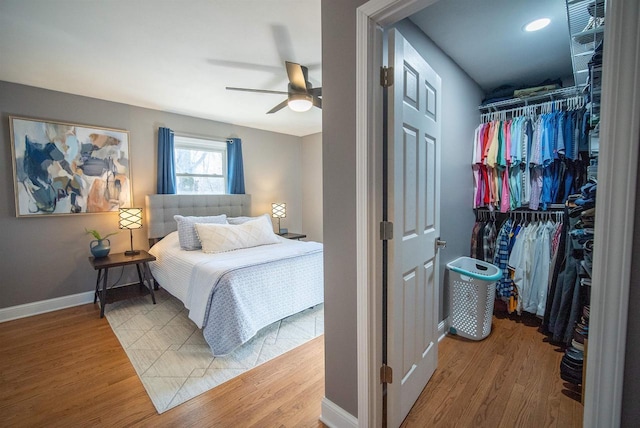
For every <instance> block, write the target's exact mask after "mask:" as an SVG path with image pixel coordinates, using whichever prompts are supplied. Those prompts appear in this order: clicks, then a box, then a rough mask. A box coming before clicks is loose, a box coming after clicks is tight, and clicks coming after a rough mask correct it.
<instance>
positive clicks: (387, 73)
mask: <svg viewBox="0 0 640 428" xmlns="http://www.w3.org/2000/svg"><path fill="white" fill-rule="evenodd" d="M391 85H393V67H380V86H382V87H383V88H388V87H390V86H391Z"/></svg>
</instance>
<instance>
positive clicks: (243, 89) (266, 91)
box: [226, 86, 288, 95]
mask: <svg viewBox="0 0 640 428" xmlns="http://www.w3.org/2000/svg"><path fill="white" fill-rule="evenodd" d="M226 89H227V90H229V91H242V92H259V93H261V94H276V95H287V94H288V92H282V91H269V90H267V89H248V88H233V87H231V86H227V87H226Z"/></svg>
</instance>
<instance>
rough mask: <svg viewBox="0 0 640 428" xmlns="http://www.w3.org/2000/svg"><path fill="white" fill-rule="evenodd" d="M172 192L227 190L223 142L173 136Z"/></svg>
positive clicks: (198, 192)
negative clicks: (174, 163) (174, 182)
mask: <svg viewBox="0 0 640 428" xmlns="http://www.w3.org/2000/svg"><path fill="white" fill-rule="evenodd" d="M174 150H175V162H176V193H178V194H181V195H203V194H215V195H220V194H225V193H226V192H227V143H226V142H225V141H216V140H206V139H202V138H192V137H184V136H180V135H176V136H175V137H174Z"/></svg>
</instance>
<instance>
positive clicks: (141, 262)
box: [89, 250, 156, 318]
mask: <svg viewBox="0 0 640 428" xmlns="http://www.w3.org/2000/svg"><path fill="white" fill-rule="evenodd" d="M155 259H156V258H155V256H152V255H151V254H149V253H147V252H146V251H144V250H140V254H136V255H133V256H127V255H125V254H124V253H116V254H109V255H108V256H106V257H100V258H95V257H89V263H91V266H93V268H94V269H95V270H97V271H98V278H97V280H96V292H95V295H94V297H93V303H96V302H97V301H98V299H100V318H102V317H104V307H105V306H106V305H107V280H108V276H109V269H111V268H114V267H120V266H127V265H136V270H137V271H138V279H139V280H140V288H142V287H145V288H147V289H148V290H149V292H150V293H151V300H152V301H153V304H154V305H155V304H156V296H155V294H154V293H153V285H152V279H153V276H152V275H151V271H150V270H149V265H148V263H149V262H152V261H154V260H155ZM141 268H142V270H141ZM145 281H146V283H145ZM100 282H102V289H100ZM147 284H148V285H147Z"/></svg>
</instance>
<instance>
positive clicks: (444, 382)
mask: <svg viewBox="0 0 640 428" xmlns="http://www.w3.org/2000/svg"><path fill="white" fill-rule="evenodd" d="M537 325H538V322H537V320H536V319H535V318H533V317H532V318H521V317H513V318H512V319H509V318H506V317H496V316H494V317H493V330H492V333H491V335H490V336H489V337H488V338H487V339H485V340H483V341H480V342H476V341H472V340H466V339H462V338H459V337H457V336H447V337H445V338H444V339H443V340H442V341H441V342H440V345H439V349H438V351H439V352H438V369H437V370H436V372H435V373H434V375H433V377H432V378H431V380H430V381H429V383H428V384H427V387H426V388H425V389H424V390H423V391H422V394H421V395H420V398H419V399H418V401H417V402H416V404H415V405H414V406H413V408H412V409H411V412H409V415H408V416H407V418H406V419H405V421H404V423H403V424H402V426H403V427H505V428H507V427H508V428H512V427H522V428H525V427H526V428H529V427H531V428H533V427H558V428H571V427H581V426H582V411H583V407H582V404H580V396H579V395H578V394H577V393H576V392H575V390H574V389H573V388H570V387H571V385H570V384H568V383H565V382H564V381H563V380H562V379H560V373H559V372H560V360H561V359H562V355H563V353H562V352H560V349H559V348H558V347H556V346H553V345H551V344H550V343H543V339H544V336H543V335H542V334H541V333H539V332H538V331H537Z"/></svg>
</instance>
